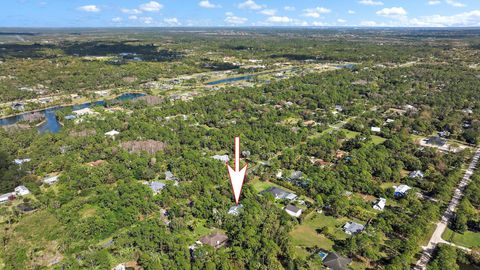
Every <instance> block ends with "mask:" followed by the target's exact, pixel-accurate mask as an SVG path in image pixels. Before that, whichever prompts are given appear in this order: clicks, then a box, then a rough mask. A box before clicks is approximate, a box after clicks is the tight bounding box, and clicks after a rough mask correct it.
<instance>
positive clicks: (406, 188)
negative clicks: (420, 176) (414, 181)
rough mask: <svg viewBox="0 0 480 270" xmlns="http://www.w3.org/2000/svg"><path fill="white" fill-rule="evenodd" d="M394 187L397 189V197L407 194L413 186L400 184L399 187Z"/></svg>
mask: <svg viewBox="0 0 480 270" xmlns="http://www.w3.org/2000/svg"><path fill="white" fill-rule="evenodd" d="M393 188H394V189H395V192H394V196H395V197H403V196H405V195H407V192H408V191H409V190H410V189H412V188H411V187H409V186H407V185H400V186H398V187H396V186H394V187H393Z"/></svg>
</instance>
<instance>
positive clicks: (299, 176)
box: [290, 171, 303, 180]
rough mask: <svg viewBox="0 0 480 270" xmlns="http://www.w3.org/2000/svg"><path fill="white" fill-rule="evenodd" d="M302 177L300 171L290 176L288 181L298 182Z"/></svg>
mask: <svg viewBox="0 0 480 270" xmlns="http://www.w3.org/2000/svg"><path fill="white" fill-rule="evenodd" d="M302 177H303V173H302V172H301V171H294V172H292V174H291V175H290V180H298V179H300V178H302Z"/></svg>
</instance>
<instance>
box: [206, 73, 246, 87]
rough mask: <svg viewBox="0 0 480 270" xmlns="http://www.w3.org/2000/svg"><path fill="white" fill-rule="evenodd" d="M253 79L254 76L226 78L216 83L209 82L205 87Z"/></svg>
mask: <svg viewBox="0 0 480 270" xmlns="http://www.w3.org/2000/svg"><path fill="white" fill-rule="evenodd" d="M254 77H255V75H245V76H240V77H233V78H226V79H221V80H218V81H213V82H209V83H207V85H217V84H222V83H231V82H237V81H247V80H251V79H252V78H254Z"/></svg>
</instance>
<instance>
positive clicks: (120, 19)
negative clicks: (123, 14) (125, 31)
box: [112, 17, 123, 23]
mask: <svg viewBox="0 0 480 270" xmlns="http://www.w3.org/2000/svg"><path fill="white" fill-rule="evenodd" d="M122 21H123V19H122V18H120V17H115V18H112V22H114V23H119V22H122Z"/></svg>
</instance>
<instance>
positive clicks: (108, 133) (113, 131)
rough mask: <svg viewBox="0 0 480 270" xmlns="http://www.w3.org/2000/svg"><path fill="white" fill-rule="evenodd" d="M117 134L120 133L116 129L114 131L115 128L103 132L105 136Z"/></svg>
mask: <svg viewBox="0 0 480 270" xmlns="http://www.w3.org/2000/svg"><path fill="white" fill-rule="evenodd" d="M118 134H120V132H118V131H116V130H110V131H109V132H106V133H105V136H109V137H115V136H117V135H118Z"/></svg>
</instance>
